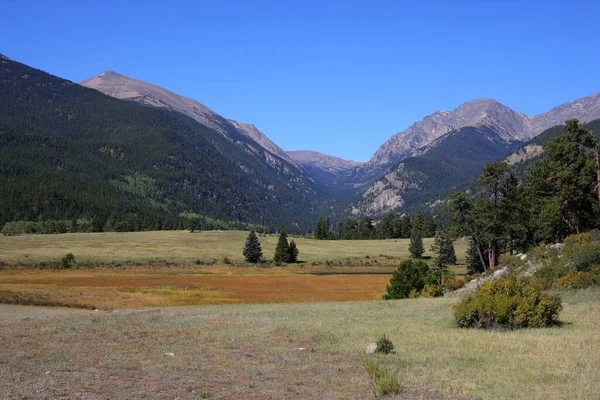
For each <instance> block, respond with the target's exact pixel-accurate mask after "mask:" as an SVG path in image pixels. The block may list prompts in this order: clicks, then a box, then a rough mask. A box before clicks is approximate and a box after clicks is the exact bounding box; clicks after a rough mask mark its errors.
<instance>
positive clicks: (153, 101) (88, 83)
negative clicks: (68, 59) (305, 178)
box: [80, 71, 298, 167]
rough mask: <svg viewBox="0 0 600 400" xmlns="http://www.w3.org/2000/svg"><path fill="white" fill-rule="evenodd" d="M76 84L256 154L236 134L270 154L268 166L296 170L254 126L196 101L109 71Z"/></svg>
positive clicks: (283, 152)
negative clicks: (170, 116)
mask: <svg viewBox="0 0 600 400" xmlns="http://www.w3.org/2000/svg"><path fill="white" fill-rule="evenodd" d="M80 85H82V86H85V87H88V88H91V89H96V90H98V91H100V92H102V93H104V94H106V95H108V96H111V97H115V98H117V99H123V100H130V101H134V102H137V103H141V104H145V105H149V106H153V107H159V108H166V109H168V110H173V111H177V112H180V113H182V114H185V115H187V116H189V117H191V118H193V119H195V120H196V121H198V122H200V123H201V124H203V125H205V126H207V127H209V128H211V129H213V130H215V131H217V132H219V133H220V134H222V135H223V136H224V137H226V138H227V139H228V140H230V141H232V142H234V143H237V144H238V145H239V146H241V147H242V148H243V149H244V150H245V151H246V152H248V153H249V154H256V153H257V152H258V149H256V148H255V147H253V146H252V145H247V144H246V143H244V141H237V140H236V138H235V136H236V135H243V136H245V137H247V138H250V139H252V140H253V141H254V142H256V143H258V144H259V145H260V147H262V149H264V150H266V151H268V152H269V153H270V155H267V157H265V159H266V160H265V161H266V162H267V163H269V164H271V165H273V164H278V165H281V160H284V161H286V162H287V163H289V164H292V165H294V166H295V167H298V165H296V164H295V162H294V160H293V159H292V158H290V157H289V156H288V155H287V154H286V153H285V151H283V150H282V149H281V148H280V147H279V146H277V145H276V144H275V143H273V142H272V141H271V140H270V139H269V138H268V137H267V136H266V135H265V134H264V133H263V132H261V131H260V130H258V129H257V128H256V127H255V126H254V125H250V124H243V123H240V122H237V121H234V120H230V119H225V118H223V117H222V116H220V115H219V114H217V113H216V112H214V111H213V110H211V109H210V108H208V107H206V106H205V105H203V104H201V103H199V102H198V101H196V100H192V99H190V98H187V97H183V96H180V95H178V94H176V93H173V92H171V91H169V90H167V89H164V88H161V87H159V86H156V85H153V84H151V83H147V82H144V81H140V80H137V79H133V78H130V77H128V76H125V75H121V74H118V73H116V72H112V71H104V72H102V73H100V74H99V75H96V76H94V77H92V78H89V79H86V80H84V81H81V82H80ZM273 156H274V157H275V158H273Z"/></svg>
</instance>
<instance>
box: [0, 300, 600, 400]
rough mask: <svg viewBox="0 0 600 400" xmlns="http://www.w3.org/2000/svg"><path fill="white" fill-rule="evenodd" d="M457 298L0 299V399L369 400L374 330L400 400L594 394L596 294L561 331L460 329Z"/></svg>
mask: <svg viewBox="0 0 600 400" xmlns="http://www.w3.org/2000/svg"><path fill="white" fill-rule="evenodd" d="M454 301H456V300H455V299H447V298H446V299H412V300H398V301H387V302H384V301H369V302H332V303H308V304H306V303H305V304H255V305H221V306H206V307H171V308H163V309H145V310H120V311H118V312H103V311H99V312H93V311H84V310H66V309H44V308H36V307H17V306H8V305H0V332H1V334H0V344H1V345H0V376H1V377H2V385H0V398H35V399H45V398H47V399H55V398H85V399H104V398H180V399H198V398H211V399H216V398H224V399H300V398H304V399H370V398H373V395H372V393H371V391H370V386H369V379H368V377H367V375H366V373H365V371H364V369H363V367H362V361H363V359H364V357H365V355H364V348H365V347H366V345H367V344H368V343H370V342H373V341H375V340H376V339H377V338H378V336H379V335H381V334H382V333H386V334H387V335H388V337H390V338H391V340H392V341H393V342H394V343H395V345H396V349H397V353H396V354H392V355H389V356H383V357H382V362H383V363H385V364H386V365H388V366H389V367H390V368H391V369H392V370H393V371H396V372H397V374H398V376H399V378H400V381H401V382H402V384H403V386H404V389H403V392H402V393H401V394H400V395H399V396H398V397H397V398H407V399H413V398H414V399H416V398H421V399H450V398H452V399H475V398H481V399H598V398H599V395H598V393H600V380H599V379H598V371H599V368H600V335H598V331H599V330H600V291H598V290H587V291H579V292H566V293H564V305H565V309H564V311H563V312H562V314H561V320H562V321H563V322H564V325H563V326H562V327H559V328H551V329H527V330H522V331H516V332H511V331H492V332H484V331H471V330H461V329H458V328H456V327H455V326H454V324H453V321H452V316H451V305H452V304H453V302H454ZM167 353H172V355H171V354H167Z"/></svg>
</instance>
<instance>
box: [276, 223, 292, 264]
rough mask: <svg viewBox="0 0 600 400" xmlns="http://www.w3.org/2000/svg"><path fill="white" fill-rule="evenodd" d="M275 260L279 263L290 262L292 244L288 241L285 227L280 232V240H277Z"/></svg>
mask: <svg viewBox="0 0 600 400" xmlns="http://www.w3.org/2000/svg"><path fill="white" fill-rule="evenodd" d="M273 261H275V262H276V263H278V264H279V263H282V262H283V263H287V262H290V245H289V243H288V241H287V234H286V233H285V230H283V229H282V230H281V233H279V240H278V241H277V246H276V247H275V255H274V256H273Z"/></svg>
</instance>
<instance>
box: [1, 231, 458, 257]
mask: <svg viewBox="0 0 600 400" xmlns="http://www.w3.org/2000/svg"><path fill="white" fill-rule="evenodd" d="M247 235H248V233H247V232H242V231H209V232H194V233H190V232H188V231H155V232H123V233H117V232H110V233H67V234H61V235H22V236H0V261H5V262H32V261H48V260H60V258H61V257H62V256H64V255H65V254H66V253H73V254H74V255H75V257H76V259H77V260H79V261H96V262H113V261H120V262H124V261H139V262H149V261H153V260H169V261H174V262H183V263H191V262H193V261H194V260H196V259H198V258H200V259H202V260H212V259H216V260H217V261H218V262H221V261H222V260H223V258H224V257H228V258H229V259H231V260H232V261H233V262H237V263H240V262H242V261H243V256H242V248H243V247H244V241H245V240H246V236H247ZM290 239H291V238H290ZM293 239H294V240H295V241H296V244H297V245H298V248H299V250H300V259H301V260H304V261H306V262H308V263H312V262H325V261H326V260H329V261H339V262H347V263H354V264H356V263H357V262H358V261H371V262H373V261H375V260H377V262H378V263H384V264H395V265H397V264H398V263H399V260H401V259H405V258H408V256H409V252H408V242H409V240H408V239H390V240H339V241H324V240H312V239H304V238H293ZM259 240H260V242H261V245H262V249H263V253H264V256H265V258H272V257H273V252H274V251H275V245H276V244H277V236H275V235H268V236H259ZM423 242H424V245H425V250H426V253H425V255H431V254H430V253H428V251H429V247H430V246H431V243H432V239H424V241H423ZM464 251H465V243H463V242H459V243H458V244H457V254H458V255H459V258H460V257H461V256H463V258H464ZM365 256H368V257H369V259H365Z"/></svg>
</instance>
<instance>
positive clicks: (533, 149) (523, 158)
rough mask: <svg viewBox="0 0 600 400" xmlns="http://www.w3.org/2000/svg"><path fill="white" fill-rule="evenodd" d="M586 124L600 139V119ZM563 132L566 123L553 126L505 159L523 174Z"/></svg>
mask: <svg viewBox="0 0 600 400" xmlns="http://www.w3.org/2000/svg"><path fill="white" fill-rule="evenodd" d="M584 126H585V127H586V128H587V129H589V130H590V131H592V132H593V133H595V134H596V137H598V139H599V140H600V119H597V120H594V121H591V122H589V123H587V124H585V125H584ZM563 133H564V125H562V124H561V125H557V126H553V127H552V128H550V129H547V130H545V131H544V132H542V133H540V134H539V135H537V136H536V137H534V138H533V139H531V140H529V141H527V142H526V143H524V144H523V145H522V146H521V147H519V148H518V149H517V150H516V151H514V152H513V153H511V154H510V155H509V156H508V157H506V159H505V161H506V162H507V163H508V164H509V165H512V166H513V167H514V168H515V169H516V170H517V171H518V172H520V173H521V174H522V173H523V171H524V170H525V169H526V168H527V167H529V166H530V165H531V164H533V163H534V162H535V161H536V160H538V159H539V158H540V157H542V156H543V153H544V149H543V146H544V144H545V143H546V142H548V141H550V140H551V139H554V138H555V137H557V136H560V135H562V134H563Z"/></svg>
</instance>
